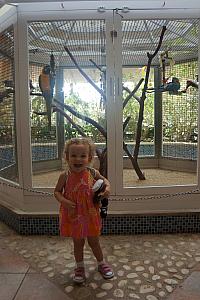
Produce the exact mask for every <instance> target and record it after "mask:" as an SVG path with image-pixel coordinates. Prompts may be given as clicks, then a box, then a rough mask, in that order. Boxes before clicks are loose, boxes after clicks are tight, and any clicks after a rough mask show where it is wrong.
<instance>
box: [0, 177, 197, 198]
mask: <svg viewBox="0 0 200 300" xmlns="http://www.w3.org/2000/svg"><path fill="white" fill-rule="evenodd" d="M0 185H3V186H7V187H11V188H14V189H18V190H23V191H26V192H31V193H35V194H41V195H46V196H53V193H50V192H44V191H39V190H36V189H31V188H23V187H20V186H15V185H12V184H10V183H7V182H0ZM199 192H200V190H199V189H194V190H190V191H186V192H177V193H173V194H163V195H153V196H140V197H136V198H134V199H130V198H125V199H123V200H124V201H130V202H135V201H141V200H154V199H162V198H169V197H177V196H186V195H193V194H197V193H199ZM123 200H122V199H115V201H123Z"/></svg>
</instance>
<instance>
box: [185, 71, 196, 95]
mask: <svg viewBox="0 0 200 300" xmlns="http://www.w3.org/2000/svg"><path fill="white" fill-rule="evenodd" d="M190 86H191V87H193V88H195V89H198V88H199V80H198V75H196V81H195V80H190V79H188V80H187V82H186V88H185V89H184V90H183V91H182V93H186V92H187V89H188V88H189V87H190Z"/></svg>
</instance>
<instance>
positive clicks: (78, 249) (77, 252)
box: [73, 239, 85, 263]
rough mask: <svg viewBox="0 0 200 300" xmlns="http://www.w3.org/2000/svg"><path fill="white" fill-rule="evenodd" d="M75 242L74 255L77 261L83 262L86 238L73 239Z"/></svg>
mask: <svg viewBox="0 0 200 300" xmlns="http://www.w3.org/2000/svg"><path fill="white" fill-rule="evenodd" d="M73 243H74V257H75V261H76V263H81V262H83V248H84V245H85V239H73Z"/></svg>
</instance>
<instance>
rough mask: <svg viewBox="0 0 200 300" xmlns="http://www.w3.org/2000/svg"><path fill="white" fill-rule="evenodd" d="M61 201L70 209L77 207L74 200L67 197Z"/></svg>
mask: <svg viewBox="0 0 200 300" xmlns="http://www.w3.org/2000/svg"><path fill="white" fill-rule="evenodd" d="M61 203H62V205H63V206H64V207H65V208H68V209H75V207H76V204H75V203H74V202H73V201H70V200H68V199H66V198H64V199H62V201H61Z"/></svg>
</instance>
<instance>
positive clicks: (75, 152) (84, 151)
mask: <svg viewBox="0 0 200 300" xmlns="http://www.w3.org/2000/svg"><path fill="white" fill-rule="evenodd" d="M90 161H91V157H90V156H89V146H88V145H82V144H79V145H76V144H73V145H70V146H69V156H68V157H67V162H68V165H69V167H70V169H71V170H72V171H74V172H77V173H79V172H81V171H83V170H84V169H85V168H86V167H87V166H88V163H90Z"/></svg>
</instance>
